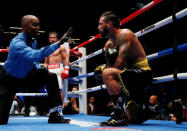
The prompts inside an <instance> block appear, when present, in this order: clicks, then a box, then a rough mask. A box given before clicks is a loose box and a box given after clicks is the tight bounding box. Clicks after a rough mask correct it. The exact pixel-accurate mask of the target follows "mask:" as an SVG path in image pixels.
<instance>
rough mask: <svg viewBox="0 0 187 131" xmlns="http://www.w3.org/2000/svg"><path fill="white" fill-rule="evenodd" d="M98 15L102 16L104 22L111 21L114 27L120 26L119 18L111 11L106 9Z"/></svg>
mask: <svg viewBox="0 0 187 131" xmlns="http://www.w3.org/2000/svg"><path fill="white" fill-rule="evenodd" d="M100 17H104V22H105V23H107V22H109V21H111V22H112V24H113V26H114V27H120V18H119V17H118V16H117V15H116V14H115V13H113V12H112V11H106V12H104V13H102V14H101V16H100Z"/></svg>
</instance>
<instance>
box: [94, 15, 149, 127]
mask: <svg viewBox="0 0 187 131" xmlns="http://www.w3.org/2000/svg"><path fill="white" fill-rule="evenodd" d="M98 30H99V31H100V33H101V35H102V37H105V38H108V39H109V40H108V41H107V42H106V44H105V56H106V66H101V67H99V68H96V70H95V76H96V77H97V74H98V72H101V71H102V80H103V81H104V84H105V85H106V87H107V91H108V93H109V95H110V96H111V99H112V100H113V101H114V105H115V108H114V112H112V114H111V118H110V119H109V120H107V121H105V122H101V123H100V125H101V126H125V125H127V124H128V123H129V122H131V123H141V122H142V121H143V120H142V103H143V96H144V88H145V86H146V85H149V84H151V83H152V72H151V68H150V66H149V64H148V60H147V58H146V54H145V51H144V49H143V47H142V45H141V43H140V41H139V40H138V38H137V37H136V36H135V34H134V33H133V32H132V31H131V30H129V29H120V19H119V18H118V16H116V15H115V14H114V13H112V12H105V13H103V14H102V15H101V17H100V19H99V26H98ZM100 69H101V70H100Z"/></svg>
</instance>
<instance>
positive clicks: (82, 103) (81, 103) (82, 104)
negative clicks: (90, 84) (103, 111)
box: [78, 47, 87, 114]
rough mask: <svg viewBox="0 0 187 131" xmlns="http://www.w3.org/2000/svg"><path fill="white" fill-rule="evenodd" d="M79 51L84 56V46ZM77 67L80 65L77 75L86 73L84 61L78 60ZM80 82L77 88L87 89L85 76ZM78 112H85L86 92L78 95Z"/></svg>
mask: <svg viewBox="0 0 187 131" xmlns="http://www.w3.org/2000/svg"><path fill="white" fill-rule="evenodd" d="M78 51H79V52H82V56H83V57H85V56H86V48H84V47H81V48H79V49H78ZM79 67H81V70H79V76H80V75H84V74H86V73H87V71H86V69H87V68H86V61H83V62H80V63H79ZM82 80H83V81H82V83H80V84H79V90H84V89H87V78H86V77H85V78H82ZM79 109H80V110H79V113H84V114H87V93H82V94H81V95H80V97H79Z"/></svg>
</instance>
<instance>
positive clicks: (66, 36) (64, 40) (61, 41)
mask: <svg viewBox="0 0 187 131" xmlns="http://www.w3.org/2000/svg"><path fill="white" fill-rule="evenodd" d="M72 32H73V28H72V27H70V28H69V29H68V31H67V32H66V33H65V34H64V35H63V36H62V38H61V39H60V41H59V44H60V45H61V44H63V43H64V42H67V41H68V40H69V39H70V38H71V37H70V35H71V34H72Z"/></svg>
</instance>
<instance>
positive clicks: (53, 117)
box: [48, 111, 71, 123]
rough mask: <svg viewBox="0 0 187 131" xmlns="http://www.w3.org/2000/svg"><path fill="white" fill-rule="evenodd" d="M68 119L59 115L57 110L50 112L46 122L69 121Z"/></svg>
mask: <svg viewBox="0 0 187 131" xmlns="http://www.w3.org/2000/svg"><path fill="white" fill-rule="evenodd" d="M70 121H71V120H70V119H65V118H64V117H63V116H61V115H60V114H59V113H58V111H56V112H53V113H51V114H50V115H49V119H48V123H70Z"/></svg>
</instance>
